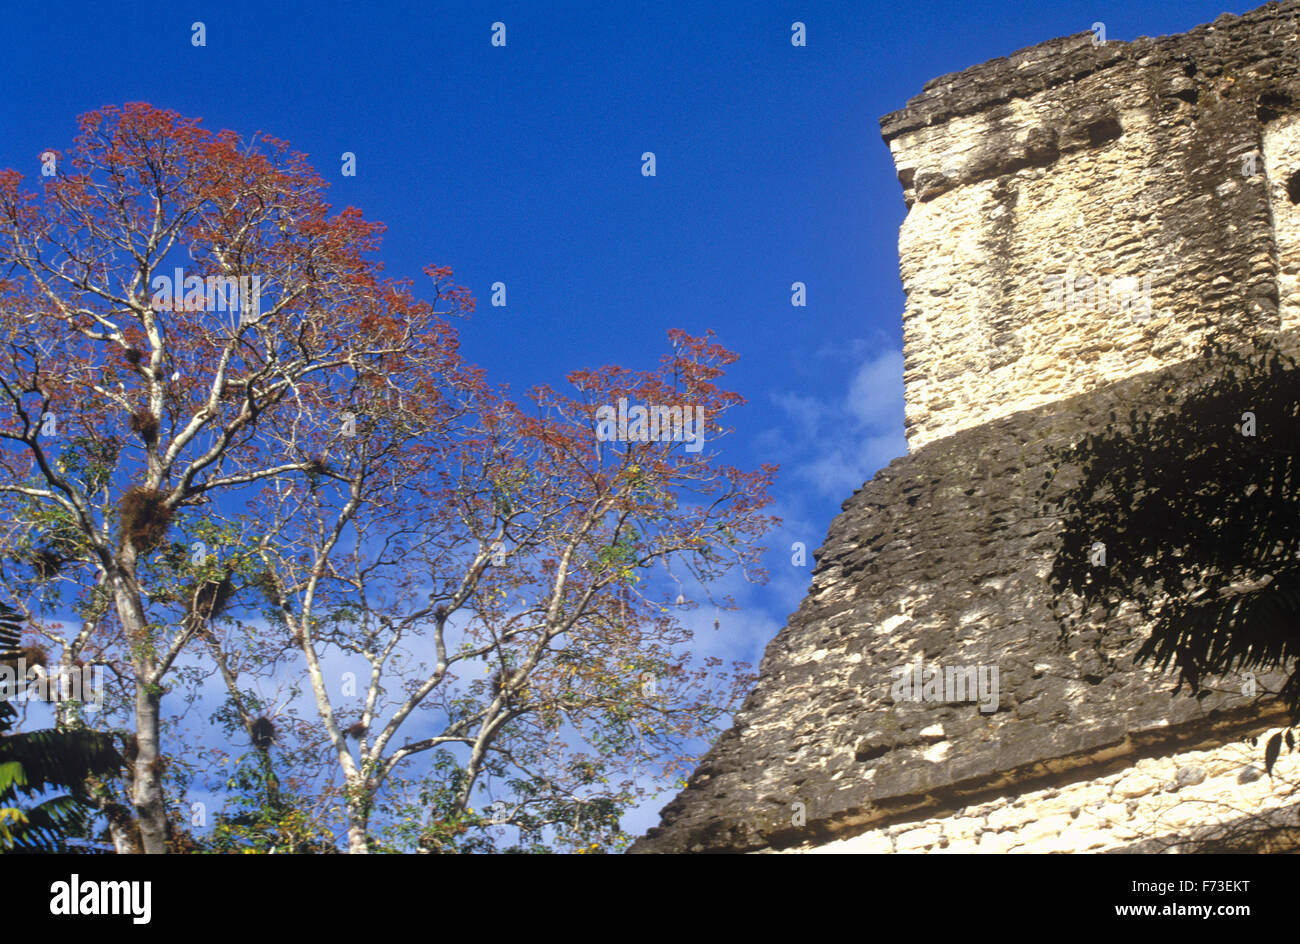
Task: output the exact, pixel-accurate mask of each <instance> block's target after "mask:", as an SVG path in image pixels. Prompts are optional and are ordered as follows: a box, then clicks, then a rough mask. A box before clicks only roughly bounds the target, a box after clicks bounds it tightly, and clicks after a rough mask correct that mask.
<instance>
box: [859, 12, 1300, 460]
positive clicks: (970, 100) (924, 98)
mask: <svg viewBox="0 0 1300 944" xmlns="http://www.w3.org/2000/svg"><path fill="white" fill-rule="evenodd" d="M1298 9H1300V8H1298V7H1297V5H1296V4H1295V3H1288V4H1282V5H1278V4H1270V5H1268V6H1266V7H1263V8H1261V9H1260V10H1257V11H1255V12H1254V13H1251V14H1248V15H1247V16H1245V17H1231V16H1225V17H1220V18H1219V19H1218V20H1215V22H1214V23H1213V24H1211V25H1208V26H1203V27H1198V28H1197V29H1195V30H1192V31H1191V32H1189V33H1186V34H1182V35H1178V36H1169V37H1161V38H1159V39H1147V38H1141V39H1138V40H1136V41H1134V42H1132V43H1120V42H1115V41H1110V42H1107V43H1106V44H1105V45H1104V46H1094V45H1093V42H1092V40H1093V37H1092V34H1090V33H1084V34H1081V35H1079V36H1074V37H1069V38H1066V39H1061V40H1055V41H1052V42H1050V43H1044V44H1042V45H1039V46H1034V47H1032V48H1030V49H1026V50H1022V51H1020V52H1018V53H1015V54H1014V55H1012V56H1010V57H1009V58H1006V59H996V60H993V61H991V62H987V63H984V64H982V65H980V66H976V67H974V68H972V69H968V70H966V71H965V72H962V73H958V74H955V75H950V76H943V77H941V78H939V79H935V80H934V81H932V82H930V83H928V84H927V85H926V89H925V91H924V92H923V93H922V94H921V95H919V96H917V97H916V98H914V99H913V100H912V101H911V102H910V103H909V104H908V106H907V107H906V108H905V109H903V110H902V111H899V112H896V113H894V114H891V115H887V116H886V117H885V118H883V119H881V127H882V131H883V134H884V137H885V139H886V140H887V141H888V143H889V146H890V149H891V150H892V152H893V155H894V161H895V164H896V166H897V168H898V176H899V180H900V182H901V183H902V184H903V187H904V198H905V200H906V202H907V205H908V207H909V211H908V214H907V217H906V219H905V221H904V222H903V225H902V229H901V232H900V234H899V257H900V271H901V275H902V279H903V285H904V288H905V289H906V292H907V307H906V311H905V313H904V316H903V323H904V356H905V374H904V382H905V387H906V401H907V419H906V422H907V434H908V442H909V445H910V446H911V447H913V448H915V447H918V446H921V445H924V444H925V443H927V442H931V441H932V440H934V439H935V438H937V437H940V436H944V435H948V434H950V433H952V432H955V431H957V430H960V429H965V428H967V427H970V426H972V425H976V424H978V423H982V422H985V421H986V420H988V419H991V418H995V417H998V416H1003V415H1006V414H1007V413H1010V412H1013V411H1015V410H1019V409H1025V408H1031V407H1035V406H1039V405H1041V404H1043V403H1047V402H1050V401H1052V400H1057V399H1060V398H1061V397H1064V396H1069V395H1073V394H1076V393H1082V392H1086V391H1088V390H1092V389H1095V388H1097V387H1098V386H1099V385H1102V384H1105V383H1107V382H1110V381H1112V380H1116V379H1120V378H1123V377H1128V376H1132V375H1134V374H1137V373H1141V372H1144V371H1150V370H1153V369H1157V368H1159V367H1163V366H1167V365H1169V364H1172V363H1176V362H1177V361H1180V360H1182V359H1184V358H1186V357H1189V356H1192V355H1193V353H1194V351H1195V350H1196V345H1197V342H1198V340H1199V339H1200V335H1201V333H1202V331H1201V328H1200V325H1201V324H1202V323H1203V322H1205V321H1206V320H1207V319H1208V320H1209V321H1211V322H1213V323H1214V324H1216V325H1220V326H1222V325H1224V324H1227V323H1238V325H1239V330H1242V331H1245V330H1251V329H1253V328H1256V327H1258V328H1263V329H1265V330H1269V331H1272V330H1277V329H1278V328H1279V327H1281V326H1282V325H1281V324H1280V322H1279V314H1278V297H1279V292H1278V258H1277V248H1276V247H1275V243H1274V228H1275V226H1276V228H1277V230H1278V233H1279V235H1278V241H1279V242H1280V243H1282V244H1283V245H1284V246H1285V247H1286V248H1291V247H1292V244H1293V243H1296V242H1297V241H1298V240H1300V230H1297V228H1296V225H1295V224H1296V222H1297V221H1296V220H1295V219H1294V218H1293V217H1294V213H1295V210H1294V202H1295V200H1294V198H1288V196H1287V181H1288V180H1289V179H1290V174H1291V173H1293V172H1294V170H1295V168H1296V166H1297V152H1296V151H1295V149H1294V148H1293V145H1294V143H1295V140H1294V133H1293V132H1292V131H1291V130H1290V128H1291V122H1292V118H1291V109H1293V107H1294V106H1293V104H1292V103H1293V102H1300V78H1298V76H1297V52H1300V17H1298V16H1297V10H1298ZM1279 122H1281V123H1283V124H1285V125H1286V130H1283V129H1281V128H1279V127H1278V126H1277V123H1279ZM1261 152H1262V153H1263V157H1262V158H1261V157H1259V155H1260V154H1261ZM1252 154H1253V155H1255V156H1256V157H1255V159H1254V160H1253V162H1251V160H1250V157H1249V155H1252ZM1243 158H1246V160H1245V161H1243ZM1297 196H1300V194H1297ZM1293 268H1294V266H1293ZM1289 277H1290V278H1292V280H1293V279H1294V272H1293V273H1292V274H1291V276H1289ZM1067 286H1068V288H1067ZM1293 287H1294V286H1292V285H1290V284H1288V286H1287V287H1286V288H1287V289H1292V288H1293ZM1070 289H1073V292H1070V291H1069V290H1070ZM1148 289H1149V291H1148ZM1126 306H1128V307H1126Z"/></svg>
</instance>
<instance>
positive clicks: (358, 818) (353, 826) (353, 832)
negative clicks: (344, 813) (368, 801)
mask: <svg viewBox="0 0 1300 944" xmlns="http://www.w3.org/2000/svg"><path fill="white" fill-rule="evenodd" d="M369 831H370V817H369V815H368V814H367V813H366V811H365V810H363V809H355V808H352V809H349V810H348V854H349V855H369V854H370V847H369V845H368V844H367V843H366V834H367V833H368V832H369Z"/></svg>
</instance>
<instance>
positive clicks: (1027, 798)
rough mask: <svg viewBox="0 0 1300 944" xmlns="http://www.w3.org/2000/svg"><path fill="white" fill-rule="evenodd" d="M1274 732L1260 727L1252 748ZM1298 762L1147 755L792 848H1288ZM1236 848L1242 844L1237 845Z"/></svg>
mask: <svg viewBox="0 0 1300 944" xmlns="http://www.w3.org/2000/svg"><path fill="white" fill-rule="evenodd" d="M1273 730H1275V729H1265V730H1264V731H1263V732H1262V735H1263V736H1262V737H1261V739H1260V743H1262V742H1263V738H1264V737H1267V736H1268V735H1269V734H1271V733H1272V731H1273ZM1297 787H1300V760H1298V759H1297V758H1296V757H1295V756H1294V755H1289V754H1283V756H1282V757H1281V759H1279V760H1278V762H1277V764H1276V766H1275V767H1274V768H1273V775H1272V776H1271V777H1270V776H1268V775H1266V774H1265V772H1264V768H1263V765H1262V764H1261V763H1260V757H1259V748H1258V747H1257V746H1252V745H1250V744H1248V743H1245V742H1236V743H1231V744H1226V745H1223V746H1221V747H1217V748H1212V749H1210V750H1204V751H1182V752H1179V753H1177V754H1172V755H1169V756H1167V757H1148V758H1143V759H1142V760H1139V761H1138V762H1137V763H1136V764H1134V765H1133V766H1132V767H1129V768H1125V769H1124V770H1121V771H1119V772H1117V773H1112V774H1109V775H1107V776H1101V777H1096V778H1093V779H1085V780H1076V781H1073V782H1070V783H1067V784H1065V785H1064V786H1061V787H1051V788H1046V789H1041V790H1031V791H1028V792H1026V793H1019V794H1011V795H1007V796H1001V797H998V798H997V799H994V800H991V801H988V802H984V803H975V804H972V805H969V806H965V807H962V808H960V809H957V810H954V811H952V812H951V814H950V815H947V816H933V817H930V818H927V819H912V820H908V821H905V822H901V823H898V824H896V825H893V826H890V827H887V828H884V829H875V830H870V831H868V832H865V833H862V834H860V835H857V836H854V837H852V838H850V839H841V840H836V841H832V842H829V843H826V844H824V845H821V846H812V847H808V848H798V847H797V848H795V849H792V850H789V851H791V852H816V853H890V852H898V853H906V852H927V853H928V852H948V853H1007V852H1013V853H1020V852H1026V853H1053V852H1056V853H1065V852H1093V853H1095V852H1197V851H1235V850H1236V849H1238V848H1241V847H1243V846H1244V847H1246V848H1259V847H1260V845H1261V842H1260V835H1261V833H1263V834H1265V835H1266V837H1267V838H1266V839H1265V841H1264V843H1262V845H1263V847H1264V848H1265V849H1268V848H1270V847H1277V848H1286V847H1288V846H1294V844H1295V840H1296V838H1297V837H1298V836H1300V800H1298V799H1297V793H1296V789H1297ZM1239 843H1240V845H1238V844H1239Z"/></svg>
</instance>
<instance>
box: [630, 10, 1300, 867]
mask: <svg viewBox="0 0 1300 944" xmlns="http://www.w3.org/2000/svg"><path fill="white" fill-rule="evenodd" d="M881 130H882V133H883V136H884V139H885V141H886V142H887V143H888V145H889V147H890V149H891V151H892V153H893V158H894V162H895V165H896V167H897V170H898V179H899V182H900V184H901V185H902V188H903V197H904V200H905V202H906V205H907V207H908V212H907V217H906V219H905V221H904V223H903V225H902V229H901V233H900V236H899V257H900V269H901V275H902V281H903V285H904V288H905V290H906V293H907V304H906V309H905V311H904V315H903V319H904V321H903V323H904V336H905V341H904V354H905V374H904V384H905V388H906V425H907V435H908V443H909V455H907V456H906V457H903V458H900V459H896V460H894V461H893V462H892V463H890V465H889V466H888V467H887V468H885V469H882V470H881V471H880V472H879V473H878V474H877V475H876V476H875V478H874V479H873V480H872V481H870V482H868V483H867V484H866V485H864V486H863V487H862V488H861V489H860V490H858V491H857V492H856V493H855V494H854V495H853V496H852V497H851V498H849V499H848V500H847V501H846V502H844V505H843V511H842V512H841V514H840V515H839V516H838V517H837V518H836V519H835V520H834V521H833V522H832V524H831V526H830V531H829V534H828V535H827V537H826V541H825V543H824V544H823V545H822V547H821V548H820V550H819V551H818V555H817V564H816V567H815V569H814V571H813V575H812V586H811V588H810V590H809V592H808V595H807V597H806V599H804V601H803V603H802V604H801V605H800V607H799V609H798V611H797V612H796V613H794V614H793V615H792V616H791V617H790V619H789V621H788V623H787V625H786V627H785V628H784V629H783V630H782V631H781V632H780V634H779V635H778V636H777V637H776V638H775V639H774V640H773V641H772V642H771V643H770V644H769V645H768V647H767V650H766V653H765V655H764V658H763V661H762V665H761V669H760V679H759V681H758V683H757V685H756V687H755V688H754V690H753V692H752V693H751V694H750V696H749V698H748V699H747V700H746V702H745V704H744V706H743V708H742V709H741V710H740V711H739V712H738V714H737V716H736V718H735V724H734V726H733V727H732V728H731V730H729V731H728V732H727V733H726V734H725V735H723V736H722V738H721V739H720V740H719V741H718V742H717V743H716V744H715V745H714V747H713V748H712V750H711V751H710V752H709V753H708V755H707V756H706V757H705V759H704V760H703V761H702V763H701V764H700V765H699V767H698V769H697V770H696V771H695V773H694V775H693V776H692V777H691V779H690V780H689V782H688V784H687V786H686V788H685V789H684V790H683V791H682V792H681V794H680V795H679V796H677V798H676V799H674V800H673V801H672V802H671V803H669V804H668V806H667V807H666V808H665V809H664V810H663V813H662V822H661V824H660V826H658V827H656V828H654V829H651V830H650V831H649V833H648V834H647V835H646V836H645V837H643V838H641V839H640V840H639V841H638V842H637V843H636V844H635V845H634V846H633V848H632V851H634V852H743V851H782V850H785V851H824V852H832V851H844V852H914V851H915V852H920V851H928V852H937V851H946V852H981V853H982V852H1007V851H1030V852H1147V851H1165V850H1168V851H1197V850H1199V849H1204V848H1209V846H1207V845H1206V844H1207V843H1212V842H1214V841H1215V839H1216V837H1223V836H1226V835H1230V834H1232V835H1245V836H1247V838H1245V839H1240V840H1239V841H1238V844H1237V845H1236V846H1234V847H1233V848H1255V849H1266V848H1277V846H1276V843H1277V841H1278V840H1277V839H1276V835H1277V834H1276V831H1274V832H1272V833H1268V832H1267V831H1263V832H1261V833H1260V834H1259V835H1272V836H1274V838H1273V839H1264V838H1257V839H1254V840H1251V839H1250V838H1249V836H1250V835H1252V833H1250V831H1249V830H1238V829H1237V827H1239V826H1240V825H1241V824H1243V823H1247V824H1248V823H1255V822H1263V823H1265V824H1269V823H1273V824H1290V825H1296V824H1300V818H1298V817H1300V806H1297V802H1298V801H1300V794H1294V793H1292V792H1291V791H1290V789H1289V788H1288V787H1287V786H1286V785H1285V784H1286V781H1287V780H1288V778H1289V779H1291V780H1294V779H1296V777H1297V776H1298V775H1300V758H1298V757H1297V755H1294V754H1287V753H1285V752H1284V753H1283V755H1282V758H1281V760H1279V761H1278V764H1277V767H1276V768H1275V769H1274V776H1273V777H1269V776H1265V775H1264V772H1263V763H1262V761H1261V753H1262V750H1261V747H1260V746H1258V745H1256V746H1252V745H1251V744H1249V743H1247V742H1245V740H1244V739H1245V738H1246V737H1247V736H1251V735H1260V734H1263V733H1267V732H1269V731H1270V730H1272V729H1276V728H1278V727H1279V726H1281V725H1282V724H1284V723H1285V721H1286V714H1285V712H1284V711H1283V710H1282V708H1281V706H1280V705H1279V704H1278V703H1277V702H1276V701H1270V700H1268V699H1264V698H1259V697H1247V696H1248V694H1249V693H1248V691H1247V688H1248V686H1247V685H1246V684H1245V683H1243V681H1242V679H1240V678H1228V679H1221V680H1217V684H1214V685H1210V686H1208V687H1209V688H1212V689H1213V690H1212V691H1211V692H1210V694H1209V695H1208V696H1206V697H1203V698H1200V699H1197V698H1192V697H1190V696H1189V695H1188V694H1187V690H1186V688H1184V689H1183V690H1182V692H1181V693H1179V694H1177V695H1174V694H1173V689H1174V682H1175V676H1174V674H1173V673H1172V672H1171V671H1170V672H1163V673H1162V672H1158V671H1156V670H1155V669H1153V668H1151V667H1150V665H1149V664H1143V665H1141V666H1135V665H1134V664H1133V661H1132V658H1131V656H1132V654H1133V652H1134V651H1135V650H1136V648H1137V647H1138V645H1140V643H1141V641H1142V640H1143V638H1145V633H1144V629H1145V627H1144V626H1143V625H1141V624H1140V623H1139V622H1138V621H1137V620H1136V618H1129V619H1127V620H1126V619H1125V618H1124V614H1123V613H1122V612H1121V613H1120V614H1119V616H1118V617H1113V618H1112V619H1111V620H1110V621H1109V623H1108V624H1107V626H1106V633H1105V634H1104V635H1103V634H1099V633H1097V632H1091V633H1089V632H1084V633H1082V634H1080V635H1076V636H1074V637H1071V638H1069V639H1068V640H1067V642H1066V643H1065V644H1062V642H1061V641H1060V634H1059V624H1058V622H1057V619H1056V617H1055V616H1054V610H1053V606H1052V603H1051V594H1050V589H1049V587H1048V584H1047V580H1046V577H1047V574H1048V571H1049V569H1050V566H1051V561H1052V559H1053V555H1054V554H1055V552H1056V550H1057V549H1058V548H1059V546H1060V545H1059V537H1058V534H1057V533H1056V531H1057V528H1056V526H1055V525H1054V522H1053V521H1052V520H1051V519H1050V518H1049V517H1046V516H1042V515H1038V514H1037V509H1038V508H1039V507H1041V506H1040V505H1038V504H1037V503H1036V501H1035V497H1034V491H1035V488H1036V487H1037V486H1038V485H1039V483H1040V481H1041V480H1042V479H1043V477H1044V474H1043V469H1044V467H1045V466H1046V463H1047V462H1048V449H1049V448H1051V447H1061V446H1066V445H1069V444H1070V443H1073V442H1076V441H1078V440H1079V439H1080V438H1081V437H1082V436H1083V435H1084V434H1085V433H1087V432H1089V431H1096V430H1104V429H1106V428H1107V424H1108V418H1109V417H1110V414H1111V411H1112V410H1122V412H1123V413H1124V414H1127V412H1128V410H1129V408H1130V406H1131V405H1132V404H1135V403H1152V402H1154V401H1155V400H1156V399H1158V397H1157V396H1156V393H1157V392H1158V391H1160V390H1168V389H1170V388H1171V386H1172V385H1174V384H1176V383H1178V382H1179V380H1180V378H1182V377H1185V376H1187V375H1188V372H1189V371H1190V370H1193V369H1194V368H1195V365H1196V362H1197V357H1198V353H1199V342H1200V341H1201V340H1202V336H1201V334H1202V332H1201V328H1200V327H1199V325H1200V324H1201V322H1202V321H1203V320H1204V319H1205V318H1206V316H1208V317H1209V320H1210V322H1211V323H1213V324H1215V325H1216V326H1218V327H1220V328H1223V329H1226V330H1229V331H1233V332H1240V333H1241V334H1243V335H1245V334H1248V333H1250V332H1258V331H1264V332H1270V333H1271V334H1273V335H1275V336H1277V337H1281V338H1289V337H1292V332H1296V333H1297V334H1300V332H1297V330H1296V329H1300V285H1297V279H1298V278H1300V0H1293V2H1286V3H1270V4H1268V5H1266V6H1264V7H1261V8H1259V9H1257V10H1255V11H1253V12H1251V13H1249V14H1247V15H1245V16H1242V17H1235V16H1230V15H1224V16H1221V17H1219V18H1218V19H1216V20H1215V21H1214V22H1213V23H1211V24H1208V25H1204V26H1200V27H1197V28H1196V29H1194V30H1192V31H1190V32H1188V33H1185V34H1182V35H1177V36H1164V37H1160V38H1157V39H1149V38H1145V37H1142V38H1139V39H1137V40H1135V41H1133V42H1128V43H1125V42H1117V41H1113V40H1111V41H1107V42H1105V43H1104V44H1103V43H1100V42H1099V41H1098V38H1097V36H1096V35H1095V34H1092V33H1082V34H1079V35H1076V36H1071V37H1067V38H1064V39H1056V40H1052V41H1050V42H1046V43H1042V44H1040V45H1037V46H1033V47H1031V48H1028V49H1024V50H1021V51H1020V52H1017V53H1015V54H1013V55H1011V56H1009V57H1007V58H1004V59H996V60H993V61H991V62H986V63H984V64H982V65H978V66H975V67H973V68H970V69H967V70H965V71H963V72H959V73H955V74H952V75H946V76H942V77H940V78H937V79H934V80H933V81H931V82H929V83H928V84H927V85H926V86H925V88H924V90H923V91H922V92H921V94H919V95H917V96H916V97H915V98H913V99H912V100H911V101H910V102H908V104H907V106H906V107H905V108H903V109H902V110H900V111H897V112H894V113H892V114H889V115H886V116H885V117H884V118H882V119H881ZM1282 677H1283V676H1282V675H1281V674H1278V675H1275V676H1261V677H1260V678H1259V679H1258V680H1257V681H1258V684H1259V686H1261V688H1262V689H1263V690H1264V691H1276V689H1277V687H1278V684H1279V682H1280V680H1281V678H1282ZM1259 743H1260V744H1261V745H1262V743H1263V742H1262V740H1261V741H1260V742H1259ZM1241 843H1245V846H1243V845H1241ZM1252 843H1253V844H1252ZM1270 843H1272V844H1273V845H1270Z"/></svg>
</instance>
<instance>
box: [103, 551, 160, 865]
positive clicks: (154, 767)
mask: <svg viewBox="0 0 1300 944" xmlns="http://www.w3.org/2000/svg"><path fill="white" fill-rule="evenodd" d="M122 557H123V558H124V559H123V560H121V561H120V570H119V572H118V573H117V574H116V580H115V581H114V584H115V587H114V591H115V592H114V597H115V600H116V603H117V614H118V618H119V619H120V620H121V621H122V630H123V632H124V634H125V635H126V638H127V641H128V643H129V644H130V645H131V664H132V668H133V670H134V674H135V743H136V751H137V753H136V756H135V760H134V770H133V772H132V774H133V777H132V780H133V783H132V789H131V804H132V806H134V807H135V815H136V818H137V821H138V822H139V826H140V845H141V846H142V848H143V851H144V852H145V854H147V855H161V854H163V853H165V852H166V851H167V809H166V803H165V802H164V800H163V787H162V764H161V751H160V748H161V744H160V738H159V729H160V718H161V714H162V712H161V702H162V693H161V691H160V690H159V688H158V684H157V680H156V679H155V678H154V673H155V669H156V667H157V664H158V656H157V653H156V652H154V650H153V645H152V642H151V640H150V639H149V634H148V631H147V630H148V619H147V618H146V615H145V612H144V605H143V603H142V602H141V600H140V589H139V587H138V586H137V585H136V582H135V554H134V552H132V551H131V550H129V549H126V550H124V551H123V553H122Z"/></svg>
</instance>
